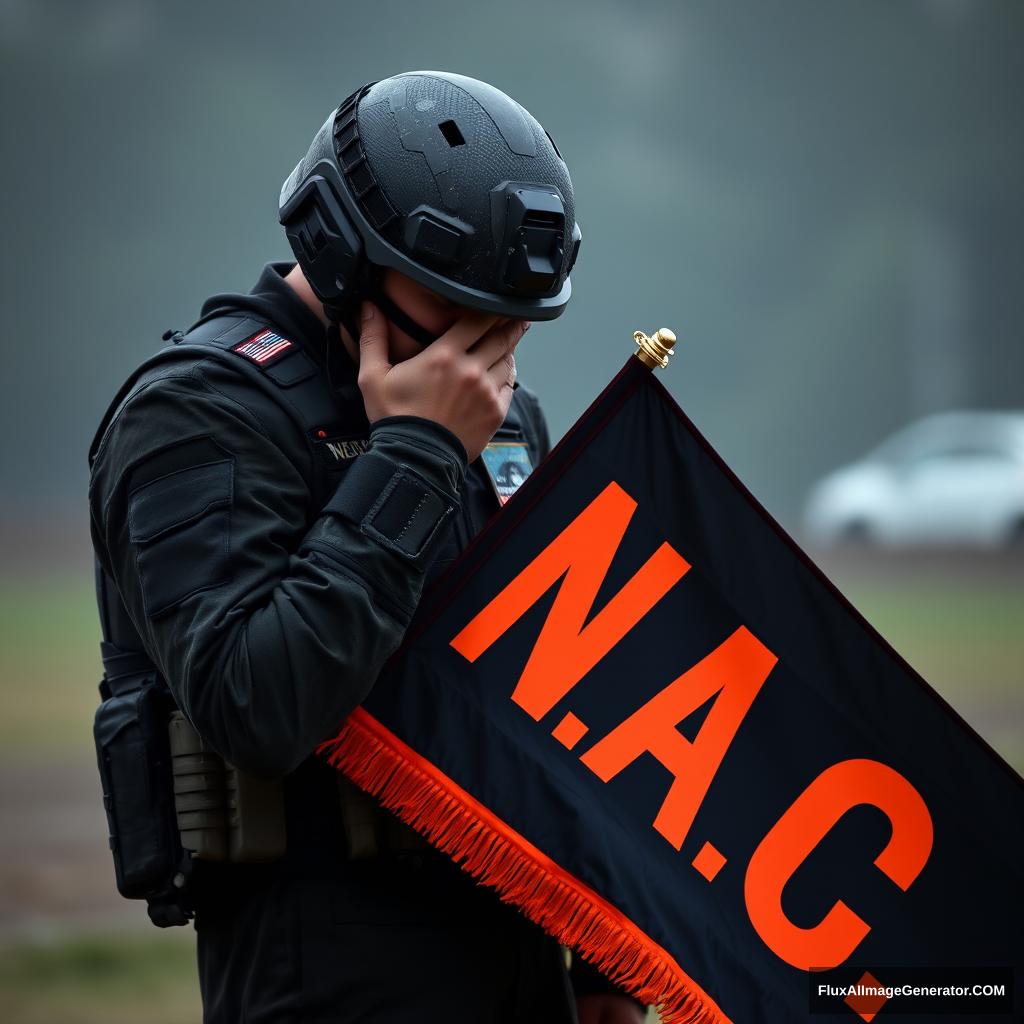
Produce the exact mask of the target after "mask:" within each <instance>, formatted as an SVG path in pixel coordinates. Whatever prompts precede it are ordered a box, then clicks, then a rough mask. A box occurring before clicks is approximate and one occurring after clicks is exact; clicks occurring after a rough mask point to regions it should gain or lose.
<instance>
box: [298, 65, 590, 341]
mask: <svg viewBox="0 0 1024 1024" xmlns="http://www.w3.org/2000/svg"><path fill="white" fill-rule="evenodd" d="M280 216H281V223H282V224H283V225H284V226H285V230H286V232H287V235H288V240H289V242H290V243H291V246H292V250H293V251H294V253H295V258H296V259H297V260H298V261H299V263H300V265H301V266H302V270H303V272H304V273H305V275H306V277H307V279H308V280H309V283H310V285H311V286H312V288H313V291H314V292H315V293H316V295H317V298H319V299H320V301H321V302H323V304H324V307H325V309H326V310H327V313H328V315H329V316H330V317H331V318H332V319H334V320H337V321H340V322H341V323H344V324H345V325H346V326H347V327H349V328H350V329H351V328H352V325H353V324H354V320H355V315H354V314H355V310H356V308H357V306H358V303H359V302H360V301H361V300H362V299H363V298H364V297H369V298H372V299H374V300H375V301H378V302H379V300H380V299H381V298H384V300H385V301H384V302H383V303H380V302H379V304H381V305H382V306H383V307H384V312H385V313H386V314H387V315H388V316H389V317H391V318H392V319H393V320H395V321H396V322H397V323H398V326H400V327H402V328H403V329H408V328H411V329H408V333H410V334H412V336H413V337H416V338H417V340H422V341H424V343H426V342H429V341H431V340H433V335H430V334H429V333H428V332H426V331H424V330H423V329H422V328H420V327H419V326H418V325H416V324H415V323H413V322H412V321H410V320H409V319H408V317H404V316H402V315H401V314H400V312H399V314H398V317H397V319H396V317H395V316H393V315H392V314H393V313H394V311H395V307H394V306H393V304H391V303H389V302H387V301H386V297H383V296H382V293H381V292H380V288H379V279H380V276H381V275H382V273H383V269H384V268H386V267H393V268H395V269H396V270H400V271H401V272H402V273H403V274H407V275H408V276H409V277H411V278H412V279H413V280H415V281H418V282H419V283H420V284H423V285H425V286H426V287H428V288H430V289H432V290H433V291H435V292H437V293H438V294H440V295H443V296H445V297H446V298H448V299H451V300H453V301H454V302H457V303H459V304H460V305H463V306H468V307H470V308H472V309H479V310H482V311H484V312H488V313H497V314H499V315H501V316H507V317H512V318H518V319H528V320H553V319H554V318H555V317H557V316H559V315H560V314H561V313H562V311H563V310H564V309H565V306H566V303H567V302H568V301H569V295H570V292H571V286H570V284H569V280H568V278H569V271H570V270H571V269H572V266H573V263H574V262H575V260H576V254H577V252H578V251H579V245H580V237H581V235H580V230H579V228H578V227H577V226H576V222H575V210H574V207H573V194H572V183H571V182H570V180H569V172H568V169H567V168H566V166H565V163H564V161H563V160H562V158H561V156H560V155H559V153H558V150H557V149H556V148H555V145H554V142H553V141H552V140H551V137H550V136H549V135H548V134H547V133H546V132H545V131H544V129H543V128H542V127H541V126H540V125H539V124H538V123H537V122H536V121H535V120H534V119H533V117H531V116H530V114H528V113H527V112H526V111H525V110H524V109H523V108H522V107H521V106H519V104H518V103H516V102H515V101H514V100H512V99H510V98H509V97H508V96H506V95H505V94H504V93H503V92H500V91H499V90H498V89H495V88H494V87H493V86H491V85H487V84H486V83H485V82H478V81H477V80H476V79H473V78H465V77H463V76H462V75H453V74H448V73H446V72H438V71H414V72H409V73H408V74H404V75H397V76H396V77H394V78H388V79H385V80H384V81H382V82H376V83H373V84H371V85H367V86H364V87H363V88H362V89H360V90H358V92H356V93H354V94H353V95H352V96H350V97H349V98H348V99H347V100H345V102H344V103H342V105H341V106H340V107H339V108H338V109H337V110H336V111H335V112H334V113H332V114H331V116H330V117H329V118H328V119H327V123H326V124H325V125H324V126H323V128H321V129H320V131H319V132H318V133H317V136H316V138H315V139H314V140H313V144H312V146H310V148H309V152H308V153H307V154H306V156H305V157H304V158H303V159H302V160H301V161H300V162H299V164H298V166H297V167H296V168H295V170H294V171H292V173H291V174H290V175H289V176H288V180H287V181H286V182H285V183H284V185H283V186H282V188H281V200H280ZM388 307H391V308H388ZM403 321H408V324H407V323H406V322H403ZM417 331H418V332H419V335H417V333H416V332H417ZM353 333H356V332H354V331H353Z"/></svg>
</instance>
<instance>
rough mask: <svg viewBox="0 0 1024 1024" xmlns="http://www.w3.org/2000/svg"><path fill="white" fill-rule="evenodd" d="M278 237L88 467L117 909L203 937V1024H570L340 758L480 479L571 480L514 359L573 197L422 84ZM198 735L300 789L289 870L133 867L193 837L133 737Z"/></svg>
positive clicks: (467, 520)
mask: <svg viewBox="0 0 1024 1024" xmlns="http://www.w3.org/2000/svg"><path fill="white" fill-rule="evenodd" d="M280 213H281V221H282V223H283V224H284V226H285V229H286V232H287V235H288V238H289V241H290V242H291V245H292V249H293V251H294V253H295V256H296V260H297V262H296V263H295V264H270V265H268V266H267V267H266V268H265V270H264V271H263V274H262V275H261V277H260V279H259V281H258V282H257V284H256V286H255V287H254V288H253V290H252V291H251V292H250V293H249V294H248V295H218V296H214V297H213V298H211V299H209V300H208V301H207V302H206V304H205V305H204V306H203V309H202V315H201V318H200V320H199V321H198V322H197V324H196V325H195V326H194V327H193V328H192V329H191V330H190V331H189V332H188V333H186V334H184V335H181V334H176V335H174V336H169V337H168V338H167V340H173V342H174V344H172V345H170V346H169V347H168V348H167V349H165V350H163V351H162V352H160V353H159V354H158V355H157V356H155V357H153V358H152V359H150V360H149V361H147V362H146V363H144V364H143V366H142V367H141V368H140V369H139V370H138V371H136V373H135V374H134V375H133V376H132V378H131V379H130V380H129V381H128V382H127V384H126V385H125V386H124V387H123V388H122V390H121V392H120V394H119V395H118V396H117V398H116V399H115V400H114V403H113V404H112V406H111V408H110V411H109V412H108V414H107V416H106V418H105V419H104V422H103V424H102V425H101V428H100V431H99V433H98V435H97V439H96V442H95V443H94V445H93V450H92V452H91V455H90V458H91V464H92V480H91V486H90V508H91V516H92V528H93V537H94V544H95V548H96V554H97V562H98V574H97V578H98V590H99V597H100V608H101V619H102V622H103V626H104V648H103V652H104V664H105V668H106V675H105V681H104V684H103V687H104V689H103V693H104V696H105V697H106V698H108V699H107V701H106V703H105V704H104V705H103V706H101V711H100V713H98V716H97V743H98V746H99V749H100V762H101V771H102V772H104V785H105V793H106V797H107V804H108V814H110V815H111V825H112V836H114V839H113V840H112V847H113V848H114V850H115V862H116V864H117V867H118V881H119V886H120V887H121V888H122V891H123V892H127V891H129V890H131V891H132V892H133V893H134V894H136V895H145V896H146V897H147V898H148V899H149V902H150V914H151V916H152V917H153V918H154V921H156V922H157V923H161V924H168V923H183V922H184V920H185V919H186V917H187V916H188V914H190V913H191V912H192V911H193V910H194V913H195V926H196V931H197V933H198V951H199V968H200V982H201V987H202V994H203V1003H204V1008H205V1012H204V1019H205V1020H206V1021H207V1022H208V1024H236V1022H238V1021H242V1020H245V1021H248V1022H251V1024H259V1022H268V1024H269V1022H282V1021H300V1020H301V1021H309V1022H314V1021H324V1022H326V1021H331V1022H338V1021H349V1020H351V1021H355V1020H359V1021H373V1022H376V1021H380V1022H384V1021H394V1022H399V1024H407V1022H414V1021H415V1022H430V1021H438V1022H442V1021H443V1022H456V1021H495V1022H497V1021H510V1022H511V1021H524V1022H525V1021H529V1022H541V1021H550V1022H562V1021H565V1022H569V1021H572V1020H573V1019H574V1017H575V1015H576V1011H575V1007H574V1005H573V999H572V993H571V989H570V988H569V985H568V979H567V975H566V970H565V966H564V960H563V956H562V952H561V950H560V949H559V947H558V946H557V944H556V943H555V942H554V940H552V939H550V938H549V937H547V936H546V935H544V934H543V932H541V931H540V929H539V928H537V927H536V926H534V925H533V924H531V923H530V922H529V921H527V920H526V919H525V918H524V917H523V916H522V915H521V914H519V913H518V912H517V911H515V910H513V909H511V908H510V907H508V906H506V905H504V904H502V903H501V902H500V901H499V900H498V899H497V897H496V896H495V895H494V894H493V893H492V892H490V891H489V890H485V889H483V888H481V887H479V886H477V885H475V884H474V882H473V880H472V879H471V878H470V877H469V876H468V875H466V874H464V873H463V872H461V871H460V870H459V869H458V868H457V867H455V866H454V865H453V864H452V863H451V862H450V861H449V860H448V858H447V857H446V856H444V855H442V854H440V853H438V852H437V851H435V850H433V849H432V848H430V847H428V846H427V845H426V844H425V843H424V842H423V841H422V840H421V839H420V838H419V837H418V836H416V835H415V834H414V833H413V832H412V831H411V830H409V829H407V828H406V827H405V826H403V825H401V823H399V822H398V821H397V820H396V819H394V818H393V817H392V816H390V815H389V814H387V813H386V812H385V811H384V810H383V809H382V808H380V807H379V805H377V804H376V803H375V802H374V801H372V800H370V798H369V797H366V796H365V795H364V794H362V793H361V792H360V791H358V790H357V789H356V788H355V787H354V786H353V785H352V784H351V783H348V784H346V780H344V778H343V777H342V776H340V775H339V773H338V772H336V771H335V769H333V768H332V767H330V766H329V765H327V764H326V763H325V762H324V761H323V760H322V759H321V758H318V757H317V756H316V755H315V754H314V753H313V751H314V749H315V748H316V746H317V744H318V743H320V742H321V741H323V740H325V739H327V738H329V737H330V736H332V735H334V734H335V733H336V732H337V730H338V728H339V726H340V725H341V723H342V721H343V720H344V719H345V717H346V716H347V715H348V714H349V712H350V711H351V710H352V709H353V708H354V707H355V706H356V705H358V704H359V703H360V701H361V700H362V699H363V698H364V697H365V696H366V694H367V693H368V692H369V690H370V688H371V687H372V685H373V683H374V680H375V679H376V677H377V675H378V673H379V671H380V669H381V667H382V665H383V664H384V662H385V661H386V660H387V658H388V657H389V656H390V655H391V654H392V653H393V652H394V651H395V650H396V649H397V647H398V645H399V643H400V642H401V640H402V636H403V634H404V631H405V629H406V627H407V626H408V623H409V621H410V618H411V616H412V614H413V612H414V610H415V608H416V606H417V604H418V602H419V600H420V597H421V595H422V594H423V592H424V589H425V587H427V586H429V583H430V582H431V580H432V579H434V578H436V577H437V576H438V575H439V574H440V572H442V571H443V570H444V568H445V567H446V566H447V565H449V564H450V563H451V561H452V560H453V559H455V558H456V557H457V556H458V554H459V552H460V551H461V550H462V549H463V548H464V547H465V546H466V544H467V543H468V542H469V541H470V540H471V539H472V537H473V536H474V535H475V534H476V533H477V532H478V531H479V530H480V529H481V528H482V526H483V525H484V524H485V523H486V521H487V520H488V518H490V517H491V516H492V515H494V514H495V513H496V512H497V511H498V509H499V507H500V505H499V497H498V495H499V491H498V482H497V481H496V480H492V479H489V477H488V471H487V465H486V460H483V459H481V458H479V456H480V454H481V452H482V451H483V450H484V449H485V447H486V446H487V445H488V444H489V443H490V442H491V440H492V438H495V437H496V436H497V437H498V438H499V439H500V440H501V441H503V442H506V443H508V442H511V443H513V444H519V445H521V446H522V447H523V449H524V451H525V454H524V455H523V458H524V459H525V458H527V457H528V459H529V462H530V464H531V465H534V466H535V465H536V464H537V462H538V461H539V460H540V459H542V458H543V457H544V456H545V455H546V453H547V450H548V433H547V427H546V425H545V422H544V418H543V415H542V413H541V411H540V408H539V405H538V403H537V399H536V397H535V396H534V395H533V394H532V393H531V392H529V391H528V390H527V389H526V388H524V387H521V386H519V385H518V383H517V382H516V370H515V359H514V353H515V349H516V346H517V344H518V343H519V341H520V339H521V338H522V337H523V335H524V334H525V332H526V331H527V330H528V329H529V327H530V323H531V322H532V321H537V320H550V319H553V318H555V317H557V316H558V315H559V314H560V313H561V312H562V311H563V309H564V308H565V305H566V302H567V301H568V299H569V294H570V284H569V280H568V276H569V272H570V270H571V268H572V265H573V262H574V260H575V258H576V253H577V250H578V247H579V240H580V232H579V229H578V228H577V227H576V225H575V213H574V208H573V193H572V185H571V183H570V180H569V175H568V172H567V169H566V167H565V164H564V162H563V161H562V159H561V157H560V156H559V154H558V151H557V149H556V148H555V146H554V143H553V142H552V141H551V140H550V137H549V136H548V135H547V134H546V133H545V132H544V130H543V129H542V128H541V126H540V125H539V124H538V123H537V122H536V121H535V120H534V119H533V118H532V117H531V116H530V115H529V114H528V113H527V112H526V111H525V110H523V108H522V107H520V106H519V105H518V104H516V103H514V102H513V101H512V100H511V99H509V98H508V97H507V96H505V95H504V94H503V93H501V92H499V91H498V90H496V89H494V88H493V87H491V86H489V85H486V84H484V83H482V82H478V81H475V80H473V79H468V78H464V77H461V76H458V75H451V74H440V73H434V72H419V73H413V74H407V75H399V76H397V77H395V78H391V79H387V80H385V81H383V82H379V83H376V84H373V85H370V86H366V87H364V88H362V89H360V90H358V91H357V92H356V93H355V94H353V96H351V97H349V99H347V100H346V101H345V102H344V103H343V104H342V105H341V106H340V107H339V108H338V109H337V110H336V111H335V112H333V113H332V114H331V116H330V117H329V118H328V120H327V122H326V124H325V125H324V127H323V128H322V129H321V131H320V132H319V134H318V135H317V136H316V138H315V139H314V141H313V144H312V146H311V148H310V150H309V153H308V154H307V155H306V157H305V158H304V159H303V160H302V161H301V162H300V163H299V165H298V166H297V167H296V168H295V170H294V171H293V173H292V174H291V176H290V177H289V178H288V180H287V181H286V182H285V184H284V187H283V188H282V192H281V201H280ZM501 486H502V488H503V492H501V493H502V496H503V497H507V494H508V488H509V486H510V484H509V481H507V480H503V481H502V483H501ZM118 701H120V702H121V704H118ZM147 701H148V703H147ZM175 705H176V707H177V708H179V709H180V710H181V711H182V712H183V713H184V715H185V716H186V717H187V719H188V721H190V722H191V724H192V725H193V726H194V727H195V729H196V730H197V731H198V734H199V735H200V736H201V737H202V741H203V743H204V744H205V745H206V746H207V747H208V748H210V749H212V750H213V751H216V753H217V754H219V755H220V756H221V757H223V759H224V760H225V761H226V762H229V763H230V765H233V766H234V767H235V768H236V769H238V770H239V771H240V772H244V773H246V775H250V776H256V777H259V778H281V779H283V783H282V787H283V805H284V822H285V834H286V849H285V852H284V854H283V856H281V857H280V858H278V859H276V860H274V861H273V862H270V863H262V864H243V863H223V864H217V863H203V864H199V865H198V867H197V865H196V864H195V858H190V857H189V856H188V850H189V847H187V846H186V848H185V851H184V853H185V857H184V860H182V861H181V862H180V863H175V864H174V865H173V869H172V871H171V872H168V870H167V869H166V867H160V868H157V867H154V866H153V865H154V864H155V863H156V861H157V860H159V858H158V857H156V854H153V853H152V850H155V849H156V846H158V845H159V843H160V842H162V841H163V840H158V838H156V839H152V841H151V842H150V840H149V839H147V840H146V841H147V842H150V846H148V847H146V850H148V851H149V853H147V854H146V856H142V855H139V856H136V855H135V854H133V852H132V851H133V850H135V849H136V848H138V849H142V846H143V845H144V844H141V841H140V840H138V837H139V836H140V835H145V836H150V837H153V836H156V837H159V836H162V835H164V833H167V832H170V833H174V841H175V842H178V837H177V834H176V830H175V829H174V828H173V819H171V821H172V825H171V826H168V827H164V825H165V824H166V823H164V825H161V824H160V823H159V821H158V822H157V824H153V825H147V824H146V823H145V822H141V821H135V822H134V823H133V822H132V821H129V818H130V817H131V813H134V812H132V810H131V808H132V807H135V808H136V809H137V808H139V807H142V806H143V805H145V806H146V807H147V808H148V813H149V814H150V815H151V817H152V816H154V815H155V816H156V818H159V817H160V815H161V814H163V815H164V817H165V818H166V816H167V814H166V806H165V803H166V801H165V802H164V803H161V800H165V798H164V796H163V795H162V792H157V790H158V789H160V787H159V786H157V785H156V784H155V783H153V784H152V785H150V784H149V783H147V784H146V785H149V789H146V788H145V787H144V786H143V783H142V782H141V781H140V779H141V778H142V776H145V777H146V778H150V777H152V778H153V779H156V778H157V777H158V776H159V774H160V771H166V764H165V762H167V761H168V760H169V759H168V758H167V757H166V756H163V755H161V756H163V760H162V761H161V760H160V757H156V758H155V759H154V755H152V754H149V755H147V756H148V757H149V759H150V761H149V762H148V767H147V768H146V769H145V771H141V772H132V771H128V770H126V769H125V768H124V767H123V765H124V764H126V763H128V762H126V761H124V760H123V756H124V755H123V749H122V748H124V742H123V737H124V736H125V735H128V732H127V731H126V729H127V728H128V727H126V726H124V722H125V721H128V720H129V719H131V723H132V724H131V728H134V729H136V731H137V732H138V735H140V736H141V735H143V734H144V733H145V730H146V729H147V728H148V729H149V730H150V734H151V736H150V740H148V741H147V742H150V745H151V746H152V745H153V744H156V745H157V746H159V743H160V739H159V737H160V736H161V735H162V734H161V732H160V730H161V729H163V732H164V733H166V724H165V722H166V717H165V713H166V709H168V708H172V707H174V706H175ZM115 706H116V709H117V710H116V714H115V712H114V709H115ZM149 707H153V708H157V709H158V710H160V709H162V710H160V713H157V712H153V713H150V712H149V711H146V710H145V708H149ZM104 708H107V709H108V711H107V712H104ZM126 709H127V710H126ZM133 709H134V710H133ZM132 715H134V718H132V717H131V716H132ZM147 715H148V716H149V718H147V717H146V716H147ZM154 715H155V716H156V717H155V718H154ZM125 716H128V717H127V718H126V717H125ZM161 716H163V717H161ZM151 719H152V721H156V722H157V723H158V724H157V726H153V727H151V726H147V725H146V723H147V722H149V721H150V720H151ZM140 730H141V731H140ZM129 731H130V730H129ZM133 735H134V734H133ZM146 735H149V734H146ZM117 736H121V737H122V741H121V742H122V748H119V747H118V742H119V741H118V740H117V738H116V737H117ZM154 737H155V738H154ZM136 746H138V745H136ZM119 750H121V751H122V752H121V753H119V752H118V751H119ZM119 759H120V760H119ZM158 762H159V764H163V765H164V768H158V767H153V765H155V764H157V763H158ZM119 766H120V767H119ZM339 782H340V783H341V785H339ZM133 787H134V788H133ZM133 801H134V803H133ZM161 808H162V810H161ZM179 809H180V808H179ZM147 828H148V829H149V831H146V829H147ZM161 828H163V832H161V831H160V829H161ZM133 842H134V843H136V846H135V847H133V846H132V843H133ZM140 844H141V845H140ZM165 845H166V843H165ZM177 849H178V851H179V853H180V852H181V848H180V846H178V847H177ZM147 856H148V858H149V859H148V860H147V859H146V857H147ZM133 857H134V860H133ZM236 859H243V860H244V859H245V858H244V857H243V858H236ZM165 862H166V858H164V861H160V863H161V864H165ZM140 864H142V865H143V866H142V867H139V865H140ZM133 871H134V872H135V874H134V875H133V874H132V872H133ZM147 871H148V872H149V873H148V874H147V873H146V872H147ZM161 872H163V874H161ZM172 874H173V878H172V879H171V881H167V879H166V878H164V877H163V876H164V875H166V876H167V877H168V878H170V877H171V875H172ZM136 877H137V878H139V879H142V878H144V877H145V879H148V880H146V881H142V882H138V884H135V883H133V882H132V881H131V879H132V878H136ZM153 879H158V881H156V882H154V881H153ZM133 884H135V889H134V890H133V889H132V885H133ZM146 886H148V887H149V888H146ZM580 987H581V992H582V995H581V1000H580V1011H581V1016H580V1019H581V1020H585V1021H593V1022H597V1021H601V1022H603V1024H616V1022H623V1024H632V1022H634V1021H637V1020H640V1019H642V1012H641V1010H640V1008H639V1004H638V1003H636V1002H635V1001H633V1000H630V999H628V998H627V997H625V996H623V995H621V994H620V993H616V992H615V990H614V989H613V988H612V987H611V986H610V985H608V984H606V983H605V982H604V981H603V979H601V978H600V976H598V975H596V972H590V973H589V977H588V978H587V979H583V980H581V985H580Z"/></svg>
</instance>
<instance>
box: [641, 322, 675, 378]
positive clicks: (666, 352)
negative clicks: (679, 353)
mask: <svg viewBox="0 0 1024 1024" xmlns="http://www.w3.org/2000/svg"><path fill="white" fill-rule="evenodd" d="M633 340H634V341H635V342H636V343H637V345H639V346H640V347H639V349H638V350H637V352H636V357H637V359H639V360H640V362H641V363H643V364H644V366H646V367H647V368H648V369H649V370H657V369H661V370H664V369H665V367H666V366H668V357H669V356H670V355H672V354H673V352H675V349H674V348H672V346H673V345H674V344H675V343H676V336H675V335H674V334H673V333H672V332H671V331H670V330H669V329H668V328H667V327H662V328H660V329H659V330H657V331H655V332H654V334H652V335H651V337H649V338H648V337H647V335H646V334H644V332H643V331H634V332H633Z"/></svg>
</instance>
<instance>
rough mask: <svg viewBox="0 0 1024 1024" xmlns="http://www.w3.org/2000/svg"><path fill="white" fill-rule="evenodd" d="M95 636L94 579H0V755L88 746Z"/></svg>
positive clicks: (95, 699) (97, 668)
mask: <svg viewBox="0 0 1024 1024" xmlns="http://www.w3.org/2000/svg"><path fill="white" fill-rule="evenodd" d="M99 641H100V627H99V619H98V617H97V614H96V600H95V596H94V593H93V584H92V579H91V577H89V576H72V577H69V578H58V579H38V580H33V579H16V578H15V579H11V578H2V579H0V756H32V755H38V756H51V755H59V754H61V753H68V754H81V753H87V752H89V751H91V750H92V717H93V714H94V712H95V710H96V705H97V704H98V703H99V693H98V692H97V689H96V687H97V685H98V684H99V681H100V678H101V677H102V675H103V669H102V666H101V663H100V651H99Z"/></svg>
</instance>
